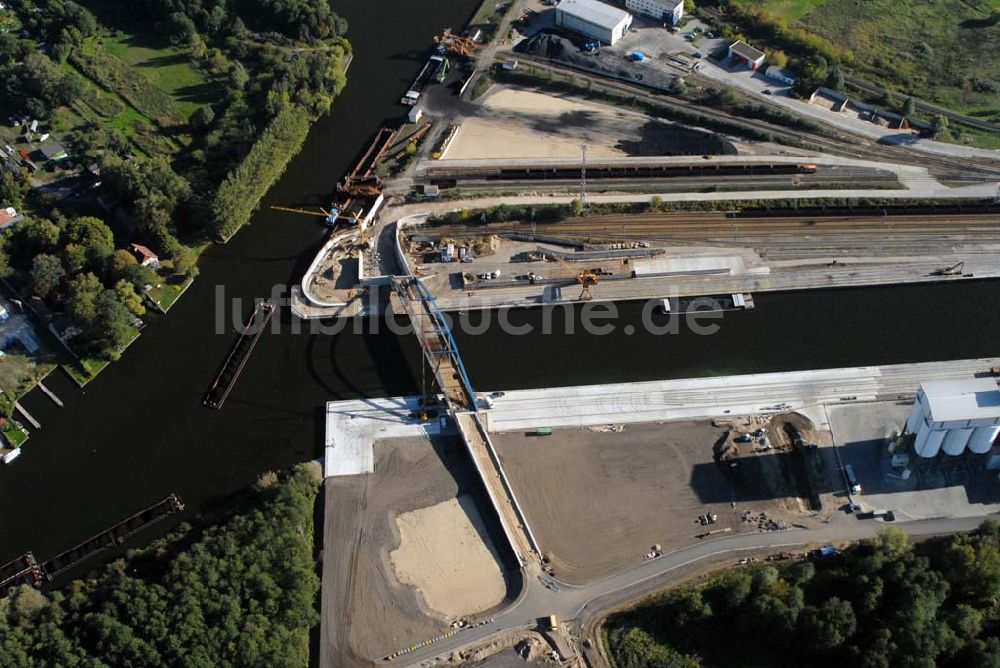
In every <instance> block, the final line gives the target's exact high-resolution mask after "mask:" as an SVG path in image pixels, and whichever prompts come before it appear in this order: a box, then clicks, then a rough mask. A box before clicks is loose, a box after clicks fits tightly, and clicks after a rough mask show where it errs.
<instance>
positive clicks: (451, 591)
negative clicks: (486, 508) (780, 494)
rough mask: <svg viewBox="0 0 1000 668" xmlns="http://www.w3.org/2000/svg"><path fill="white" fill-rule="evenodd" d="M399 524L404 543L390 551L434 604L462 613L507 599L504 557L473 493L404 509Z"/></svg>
mask: <svg viewBox="0 0 1000 668" xmlns="http://www.w3.org/2000/svg"><path fill="white" fill-rule="evenodd" d="M396 526H397V528H398V529H399V548H398V549H396V550H394V551H393V552H392V553H390V555H389V558H390V560H391V561H392V566H393V568H394V569H395V571H396V575H397V577H398V578H399V580H400V582H403V583H404V584H408V585H412V586H414V587H416V588H417V589H418V590H419V591H420V594H421V595H422V597H423V599H424V602H425V603H426V604H427V607H429V608H430V609H431V610H433V611H435V612H436V613H438V614H440V615H441V616H443V617H445V618H450V619H457V618H460V617H465V616H467V615H474V614H476V613H477V612H480V611H482V610H487V609H489V608H492V607H493V606H495V605H497V604H498V603H500V602H501V601H503V598H504V595H505V594H506V587H505V586H504V579H503V572H502V571H501V569H500V558H499V557H498V556H497V554H496V551H495V549H494V547H493V544H492V541H491V540H490V538H489V536H488V535H487V534H486V529H485V526H484V524H483V520H482V518H481V517H480V515H479V511H478V510H477V509H476V505H475V502H474V501H473V500H472V498H471V497H469V496H464V495H463V496H460V497H458V498H457V499H448V500H447V501H442V502H441V503H439V504H437V505H434V506H430V507H429V508H420V509H419V510H413V511H410V512H408V513H404V514H402V515H400V516H399V517H397V518H396Z"/></svg>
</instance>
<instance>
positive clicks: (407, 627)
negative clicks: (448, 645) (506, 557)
mask: <svg viewBox="0 0 1000 668" xmlns="http://www.w3.org/2000/svg"><path fill="white" fill-rule="evenodd" d="M327 494H328V498H327V499H326V514H327V521H326V522H325V527H324V537H325V538H324V554H325V555H329V556H327V557H325V558H324V591H323V597H324V612H323V616H324V632H323V641H324V642H326V643H328V644H329V645H330V647H329V648H328V650H327V655H326V656H325V657H324V660H325V661H327V663H328V664H329V665H336V666H341V665H344V666H346V665H365V664H369V663H370V662H372V661H379V660H381V658H382V657H384V656H385V655H387V654H389V653H391V652H393V651H395V650H398V649H402V648H405V647H408V646H410V645H413V644H416V643H417V642H419V641H421V640H425V639H428V638H431V637H433V636H436V635H438V634H440V633H442V632H444V631H446V630H448V628H449V623H450V622H451V621H452V618H450V617H448V616H447V615H445V614H441V613H435V612H434V610H432V608H431V606H432V605H434V604H435V603H436V604H437V605H439V606H441V607H445V605H444V604H441V603H438V601H439V600H446V601H447V599H448V597H449V596H450V593H449V594H447V595H446V596H445V597H444V598H443V599H439V598H436V596H435V594H437V593H440V592H441V591H443V590H442V589H441V586H440V584H438V587H437V589H435V590H434V592H435V593H432V594H431V598H430V600H429V601H425V599H424V597H422V596H421V595H420V594H419V593H418V591H417V590H416V589H415V588H414V587H412V586H410V585H407V584H403V583H401V582H400V581H399V579H398V577H397V575H396V572H395V569H394V568H393V565H392V559H391V557H390V554H392V553H393V552H394V551H397V550H398V549H399V548H400V531H399V529H397V518H398V517H404V518H405V517H406V515H407V514H408V513H411V512H412V511H416V510H419V509H425V508H431V507H435V506H437V504H442V503H444V502H449V501H452V502H454V505H455V506H456V507H457V508H458V509H459V510H461V509H462V507H463V506H462V504H460V503H458V502H457V501H456V499H459V498H469V499H470V501H474V503H475V506H476V507H478V508H480V509H485V508H490V506H489V504H488V502H486V503H485V504H484V503H483V500H482V499H481V496H485V492H484V491H482V489H481V483H480V481H479V479H478V477H477V475H476V473H475V471H474V470H473V469H472V465H471V463H470V462H469V459H468V455H467V453H466V451H465V448H464V446H462V445H461V443H460V441H458V440H457V439H454V438H447V439H439V438H435V439H433V440H428V439H424V438H418V439H392V440H384V441H379V442H378V443H376V444H375V472H374V473H373V474H371V475H370V476H357V477H355V476H352V477H349V478H344V479H339V480H338V479H330V480H328V481H327ZM480 512H482V513H484V515H483V519H482V520H481V521H480V526H484V527H485V531H484V533H485V534H486V535H488V536H492V537H494V538H493V539H492V541H493V544H494V545H496V544H502V543H498V542H497V540H496V538H495V537H496V536H501V535H502V534H501V533H500V528H499V525H498V521H497V519H496V516H495V515H492V514H488V512H487V511H484V510H481V511H480ZM418 517H419V515H418ZM452 518H453V519H454V514H453V513H452ZM466 522H467V523H468V524H470V525H472V526H473V527H475V526H476V525H475V522H474V521H473V520H471V519H469V518H468V517H467V516H466ZM406 524H407V521H406V520H404V526H405V525H406ZM455 530H456V528H455V527H451V528H449V527H446V526H444V525H439V526H438V527H437V531H438V532H439V533H441V532H444V533H450V532H453V531H455ZM474 533H475V534H476V536H477V537H479V538H480V540H482V534H480V533H479V531H478V530H477V531H475V532H474ZM403 535H404V537H405V535H406V529H404V530H403ZM467 539H468V542H469V543H471V542H472V541H473V536H467ZM441 547H445V548H446V549H447V548H448V547H450V544H447V545H445V546H440V545H439V546H436V547H435V548H433V549H431V551H435V550H439V549H441ZM403 549H404V554H405V552H406V550H407V548H406V546H404V548H403ZM435 553H437V552H435ZM462 554H464V555H469V558H473V559H478V558H483V559H488V561H489V562H492V565H486V566H485V567H484V564H482V563H475V562H469V563H462V564H459V563H458V560H456V561H455V562H454V566H455V567H457V568H463V569H470V570H476V569H480V570H482V569H484V568H485V569H486V572H490V571H491V570H492V572H493V576H491V577H490V578H487V579H486V581H488V582H489V583H490V585H489V587H490V589H489V591H490V594H489V598H490V599H491V600H494V599H496V596H497V584H496V581H495V575H496V573H497V572H498V571H499V570H500V566H498V565H497V561H498V560H497V558H496V556H495V552H494V551H493V548H492V547H490V548H486V547H483V546H482V543H480V548H479V549H478V551H469V550H466V551H463V553H462ZM473 554H475V555H479V556H478V557H471V555H473ZM404 561H405V559H404ZM437 571H438V572H437V575H441V574H442V572H443V569H442V568H438V569H437ZM408 572H410V573H413V572H416V569H412V568H410V569H409V570H408ZM507 573H508V568H507V567H505V568H504V570H503V577H502V579H501V582H500V585H499V588H500V591H499V594H500V597H501V598H505V597H506V596H508V592H509V591H510V586H509V582H508V581H507V580H505V578H506V577H507ZM327 574H329V575H330V577H329V579H328V578H327ZM421 577H427V575H426V574H425V575H423V576H421ZM477 581H479V582H483V581H484V580H483V579H482V578H479V579H478V580H477ZM328 582H329V583H330V584H329V587H331V588H336V589H339V590H340V591H341V592H346V596H340V597H338V596H337V592H335V591H334V592H330V591H327V588H328V585H327V583H328ZM483 600H485V598H483ZM476 602H477V603H480V604H481V603H482V601H481V600H478V599H476ZM449 605H453V604H449Z"/></svg>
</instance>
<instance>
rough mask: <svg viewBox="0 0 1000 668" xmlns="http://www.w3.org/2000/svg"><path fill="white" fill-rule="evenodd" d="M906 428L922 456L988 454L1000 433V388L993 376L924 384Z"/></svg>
mask: <svg viewBox="0 0 1000 668" xmlns="http://www.w3.org/2000/svg"><path fill="white" fill-rule="evenodd" d="M906 431H908V432H910V433H913V434H916V435H917V440H916V442H915V444H914V448H915V449H916V452H917V454H918V455H920V456H921V457H935V456H937V454H938V452H940V451H942V450H943V451H944V452H945V454H948V455H960V454H962V453H963V452H964V451H965V450H966V448H968V449H969V451H971V452H974V453H976V454H985V453H987V452H989V451H990V448H991V447H992V446H993V442H994V441H995V440H996V439H997V436H998V435H1000V389H998V388H997V383H996V381H995V380H993V379H992V378H970V379H968V380H936V381H931V382H926V383H921V384H920V391H919V392H918V393H917V400H916V401H915V402H914V404H913V408H912V409H911V410H910V416H909V418H907V420H906Z"/></svg>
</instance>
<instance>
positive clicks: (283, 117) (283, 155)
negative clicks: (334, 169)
mask: <svg viewBox="0 0 1000 668" xmlns="http://www.w3.org/2000/svg"><path fill="white" fill-rule="evenodd" d="M308 132H309V117H308V115H307V114H306V112H305V111H304V110H303V109H302V108H301V107H287V108H286V109H285V110H283V111H282V112H281V113H279V114H278V115H277V116H276V117H275V118H274V120H273V121H271V124H270V125H268V126H267V128H266V129H265V130H264V132H263V133H261V136H260V138H259V139H258V140H257V143H255V144H254V145H253V148H251V149H250V152H249V153H248V154H247V157H246V158H245V159H244V160H243V162H242V163H240V165H239V167H237V168H236V169H234V170H233V171H232V172H230V173H229V176H227V177H226V180H225V181H223V182H222V185H221V186H219V190H218V192H217V193H216V196H215V200H214V201H213V202H212V222H213V225H214V228H215V232H216V234H218V235H219V236H220V237H222V238H223V239H228V238H229V237H231V236H232V235H233V234H235V233H236V231H237V230H238V229H239V228H240V227H241V226H242V225H243V224H245V223H246V222H247V221H248V220H249V219H250V213H251V212H252V211H253V210H254V208H255V207H256V206H257V203H258V202H260V199H261V198H262V197H263V196H264V194H265V193H266V192H267V190H268V188H270V187H271V184H272V183H274V181H275V180H276V179H277V178H278V176H280V175H281V173H282V172H283V171H284V170H285V166H286V165H287V164H288V161H289V160H290V159H291V157H292V156H293V155H295V154H296V153H298V151H299V149H300V148H301V147H302V144H303V142H305V139H306V134H307V133H308Z"/></svg>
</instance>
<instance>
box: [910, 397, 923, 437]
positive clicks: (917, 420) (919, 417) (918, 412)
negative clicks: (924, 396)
mask: <svg viewBox="0 0 1000 668" xmlns="http://www.w3.org/2000/svg"><path fill="white" fill-rule="evenodd" d="M923 423H924V407H923V406H921V405H920V402H919V401H915V402H913V408H911V409H910V417H908V418H906V431H908V432H910V433H911V434H916V433H917V430H918V429H920V425H922V424H923Z"/></svg>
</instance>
